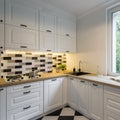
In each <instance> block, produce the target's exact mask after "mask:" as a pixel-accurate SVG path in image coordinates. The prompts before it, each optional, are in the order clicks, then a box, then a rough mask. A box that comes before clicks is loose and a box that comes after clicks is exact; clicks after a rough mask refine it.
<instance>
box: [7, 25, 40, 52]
mask: <svg viewBox="0 0 120 120" xmlns="http://www.w3.org/2000/svg"><path fill="white" fill-rule="evenodd" d="M5 29H6V33H5V39H6V40H5V47H6V48H8V49H19V50H38V48H39V46H38V43H39V42H38V32H37V31H33V30H28V29H21V28H18V27H13V26H6V27H5Z"/></svg>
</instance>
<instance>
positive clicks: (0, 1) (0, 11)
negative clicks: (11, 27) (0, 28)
mask: <svg viewBox="0 0 120 120" xmlns="http://www.w3.org/2000/svg"><path fill="white" fill-rule="evenodd" d="M0 23H4V0H0Z"/></svg>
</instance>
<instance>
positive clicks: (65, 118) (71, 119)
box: [58, 116, 74, 120]
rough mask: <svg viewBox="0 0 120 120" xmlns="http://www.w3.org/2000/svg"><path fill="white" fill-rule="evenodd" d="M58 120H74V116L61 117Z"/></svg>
mask: <svg viewBox="0 0 120 120" xmlns="http://www.w3.org/2000/svg"><path fill="white" fill-rule="evenodd" d="M58 120H74V116H60V117H59V119H58Z"/></svg>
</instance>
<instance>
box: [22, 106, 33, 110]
mask: <svg viewBox="0 0 120 120" xmlns="http://www.w3.org/2000/svg"><path fill="white" fill-rule="evenodd" d="M29 108H31V106H28V107H24V108H23V110H27V109H29Z"/></svg>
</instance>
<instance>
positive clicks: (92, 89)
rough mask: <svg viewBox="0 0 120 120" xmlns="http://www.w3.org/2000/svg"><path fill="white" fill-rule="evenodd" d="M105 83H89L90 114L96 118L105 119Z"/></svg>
mask: <svg viewBox="0 0 120 120" xmlns="http://www.w3.org/2000/svg"><path fill="white" fill-rule="evenodd" d="M103 113H104V112H103V85H99V84H96V83H91V82H90V83H89V114H90V116H91V118H92V119H94V120H103Z"/></svg>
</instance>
